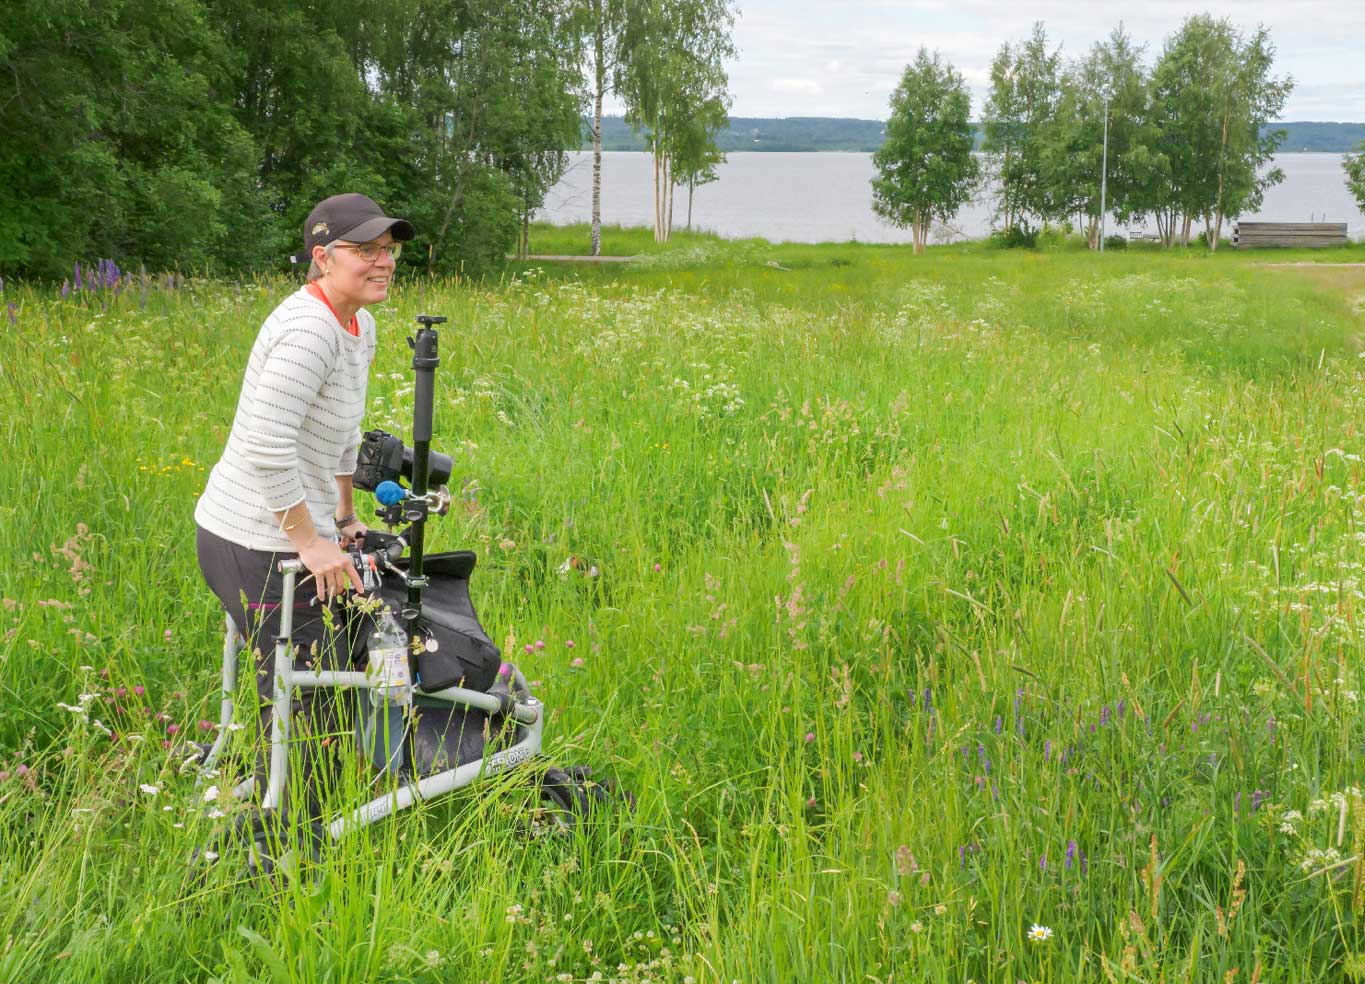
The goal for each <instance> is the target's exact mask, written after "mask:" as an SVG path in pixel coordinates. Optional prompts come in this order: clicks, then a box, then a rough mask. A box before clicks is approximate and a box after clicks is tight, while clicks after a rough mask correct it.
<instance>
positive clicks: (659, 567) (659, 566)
mask: <svg viewBox="0 0 1365 984" xmlns="http://www.w3.org/2000/svg"><path fill="white" fill-rule="evenodd" d="M663 569H664V565H663V564H655V565H654V573H655V574H658V573H659V572H660V571H661V570H663Z"/></svg>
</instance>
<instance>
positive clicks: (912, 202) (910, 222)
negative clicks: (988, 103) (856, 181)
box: [872, 48, 980, 253]
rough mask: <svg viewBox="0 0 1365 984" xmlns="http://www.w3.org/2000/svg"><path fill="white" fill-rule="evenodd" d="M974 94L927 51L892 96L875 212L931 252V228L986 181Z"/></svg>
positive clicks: (877, 157) (878, 158)
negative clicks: (977, 146) (909, 231)
mask: <svg viewBox="0 0 1365 984" xmlns="http://www.w3.org/2000/svg"><path fill="white" fill-rule="evenodd" d="M970 112H971V94H970V93H969V92H968V91H967V85H966V83H965V82H964V81H963V79H962V75H961V73H959V72H958V71H957V70H956V69H954V68H953V66H952V65H949V64H946V63H944V62H943V61H941V60H940V58H939V56H938V55H937V54H934V55H933V56H932V57H931V56H930V54H929V52H928V50H927V49H925V48H920V49H919V53H918V54H917V55H916V57H915V60H914V62H912V63H911V64H910V65H907V66H906V68H905V71H904V73H903V74H902V75H901V80H900V83H899V84H898V85H897V86H896V88H895V89H894V90H893V91H892V93H891V114H890V118H889V119H888V121H887V124H886V142H885V143H884V144H882V146H881V148H880V149H879V150H878V151H877V152H876V153H875V154H873V155H872V164H873V167H874V168H876V172H877V174H876V177H874V178H873V179H872V209H873V211H875V212H876V213H877V214H878V215H880V216H881V217H882V218H884V219H886V220H888V221H889V222H891V223H893V224H895V225H898V226H901V227H904V226H910V227H911V228H913V230H914V249H915V252H917V253H921V252H923V251H924V247H925V245H926V241H927V239H928V234H929V226H930V223H931V222H932V221H933V220H935V219H937V220H939V221H941V222H946V221H948V220H949V219H951V218H952V217H953V216H954V215H956V214H957V211H958V209H960V208H961V207H962V206H963V205H964V204H966V203H967V202H968V201H970V200H971V197H972V195H973V193H974V192H975V190H976V186H977V181H978V178H979V176H980V167H979V165H978V164H977V161H976V158H975V157H974V156H973V155H972V145H973V142H974V138H973V133H972V126H971V123H970V122H969V121H968V115H969V114H970Z"/></svg>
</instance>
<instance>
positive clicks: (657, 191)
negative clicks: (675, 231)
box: [653, 136, 667, 243]
mask: <svg viewBox="0 0 1365 984" xmlns="http://www.w3.org/2000/svg"><path fill="white" fill-rule="evenodd" d="M653 142H654V148H653V150H654V241H655V242H656V243H661V242H663V241H664V240H663V234H664V211H663V199H664V195H665V194H667V192H666V191H665V189H664V188H663V185H662V181H663V160H662V157H661V155H660V152H659V138H658V137H657V136H656V137H655V138H654V141H653Z"/></svg>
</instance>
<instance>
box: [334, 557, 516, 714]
mask: <svg viewBox="0 0 1365 984" xmlns="http://www.w3.org/2000/svg"><path fill="white" fill-rule="evenodd" d="M474 563H475V555H474V553H473V552H472V551H469V550H458V551H454V552H452V553H439V554H428V555H427V556H426V557H425V558H424V559H423V564H422V573H423V575H425V576H426V578H427V582H428V583H427V586H426V587H425V588H423V589H422V616H421V619H420V620H419V621H418V633H419V634H420V635H421V637H422V639H423V642H424V646H423V648H422V649H420V650H419V651H418V653H417V677H418V678H417V680H416V681H414V682H416V683H417V684H418V685H419V686H420V687H421V688H422V689H423V690H425V691H426V692H427V693H432V692H434V691H437V690H444V689H445V688H446V687H465V688H466V689H469V690H478V691H480V692H486V691H487V690H488V688H489V687H491V686H492V685H493V681H494V680H495V679H496V678H497V675H498V667H500V666H501V665H502V652H501V651H500V650H499V649H498V647H497V646H496V645H494V644H493V640H492V639H489V638H488V636H487V634H486V633H485V632H484V631H483V626H482V625H480V624H479V617H478V615H477V614H476V613H475V611H474V602H473V601H471V600H470V597H469V575H470V574H471V573H473V571H474ZM394 566H395V567H397V568H399V569H400V570H403V571H405V572H406V568H407V561H406V560H400V561H398V562H397V563H396V564H395V565H394ZM379 595H380V597H381V598H382V599H383V601H384V602H385V604H387V605H388V607H389V608H391V609H392V610H393V611H394V613H395V614H399V613H401V612H402V611H403V606H404V605H406V604H407V600H408V588H407V585H406V584H404V583H403V580H402V579H401V578H398V577H395V576H393V575H392V574H390V575H388V576H387V577H385V578H384V583H383V586H382V587H381V588H380V590H379ZM400 617H401V616H400ZM366 621H367V622H368V623H369V628H372V627H373V622H374V620H373V619H370V618H367V619H366ZM358 636H359V641H361V642H362V643H363V642H364V641H365V640H368V639H369V631H361V632H360V633H359V634H358ZM358 662H359V663H360V665H362V666H363V665H364V664H365V662H366V654H364V653H361V654H360V659H359V660H358Z"/></svg>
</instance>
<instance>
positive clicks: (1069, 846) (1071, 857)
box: [1065, 840, 1076, 871]
mask: <svg viewBox="0 0 1365 984" xmlns="http://www.w3.org/2000/svg"><path fill="white" fill-rule="evenodd" d="M1075 860H1076V842H1075V841H1074V840H1072V841H1067V842H1066V861H1065V864H1066V870H1067V871H1070V870H1071V865H1072V863H1073V862H1075Z"/></svg>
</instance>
